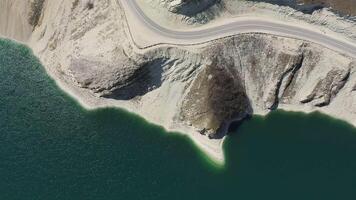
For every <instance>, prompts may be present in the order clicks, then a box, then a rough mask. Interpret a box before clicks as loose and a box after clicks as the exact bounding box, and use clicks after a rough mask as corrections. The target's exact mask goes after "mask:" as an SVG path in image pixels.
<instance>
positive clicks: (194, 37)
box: [118, 0, 356, 58]
mask: <svg viewBox="0 0 356 200" xmlns="http://www.w3.org/2000/svg"><path fill="white" fill-rule="evenodd" d="M118 1H120V2H118V3H120V4H121V5H122V6H123V8H124V9H125V13H127V12H130V14H131V16H134V17H135V18H136V19H135V20H139V21H140V22H141V25H143V26H144V27H140V28H141V29H142V28H145V29H149V30H150V32H151V33H154V34H155V35H156V36H157V38H159V37H160V36H163V37H165V38H170V39H172V40H175V41H177V40H179V41H181V42H182V43H185V44H187V43H195V41H202V40H203V39H204V38H206V40H207V41H209V40H212V39H218V38H221V37H226V36H229V35H235V34H239V33H248V32H261V33H273V34H276V35H281V36H288V37H293V38H297V39H302V40H306V41H311V42H314V43H317V44H320V45H323V46H325V47H328V48H330V49H333V50H336V51H339V52H342V53H345V54H348V55H349V56H352V57H354V58H356V44H352V43H350V42H347V41H344V40H340V39H338V38H336V37H331V36H328V35H327V34H325V33H320V32H316V31H313V30H310V29H307V28H303V27H300V26H294V25H289V24H282V23H277V22H271V21H267V20H263V19H251V20H238V21H235V22H227V23H226V24H222V25H217V26H214V27H209V28H205V29H201V30H191V31H177V30H170V29H167V28H165V27H162V26H160V25H159V24H157V23H156V22H154V21H153V20H152V19H150V18H149V17H148V16H147V15H146V14H145V13H144V12H143V11H142V10H141V8H140V6H139V5H138V4H137V2H136V0H118Z"/></svg>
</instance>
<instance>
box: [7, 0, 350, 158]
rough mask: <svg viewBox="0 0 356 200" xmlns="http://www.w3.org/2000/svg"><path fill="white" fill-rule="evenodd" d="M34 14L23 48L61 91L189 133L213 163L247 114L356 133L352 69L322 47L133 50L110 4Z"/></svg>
mask: <svg viewBox="0 0 356 200" xmlns="http://www.w3.org/2000/svg"><path fill="white" fill-rule="evenodd" d="M2 2H4V0H3V1H2ZM6 2H10V1H6ZM8 5H10V4H8ZM28 5H30V4H28ZM30 7H31V6H29V7H28V8H30ZM2 8H3V7H0V9H2ZM40 10H41V11H40V15H39V14H38V13H37V14H36V16H40V18H38V20H34V22H36V23H30V25H29V26H30V27H31V28H30V30H33V31H30V32H32V33H31V36H30V38H29V39H28V41H29V42H28V44H29V45H30V46H31V47H32V48H33V50H34V52H35V54H36V55H37V56H38V57H39V58H40V59H41V61H42V62H43V64H44V66H45V67H46V69H47V71H48V73H49V74H50V75H51V76H52V77H54V78H55V79H56V80H57V83H58V84H59V85H61V87H62V88H64V89H66V91H68V92H69V93H70V94H72V95H74V96H75V97H77V98H78V100H79V101H80V102H82V103H83V104H84V105H86V106H87V107H90V108H96V107H102V106H116V107H121V108H125V109H127V110H129V111H131V112H135V113H137V114H140V115H141V116H143V117H144V118H146V119H148V120H149V121H151V122H154V123H157V124H160V125H162V126H164V127H165V128H167V129H169V130H178V131H181V132H185V133H187V134H188V135H190V136H192V138H193V139H195V140H196V141H197V143H198V145H200V146H201V147H202V148H203V149H204V150H206V151H207V152H209V153H210V154H211V155H212V157H213V158H215V159H217V160H221V159H223V158H222V157H223V153H222V149H221V146H220V145H221V141H222V140H221V138H222V137H223V136H224V134H225V133H226V128H227V127H228V125H229V123H230V122H231V121H233V120H241V119H243V118H245V117H247V116H249V115H252V114H265V113H267V112H269V111H270V110H274V109H277V108H283V109H288V110H299V111H306V112H310V111H321V112H324V113H327V114H330V115H332V116H335V117H338V118H341V119H344V120H347V121H348V122H350V123H352V124H354V125H356V92H355V83H356V65H355V63H356V62H355V61H354V60H353V59H352V58H349V57H347V56H345V55H341V54H339V53H336V52H334V51H332V50H330V49H327V48H324V47H322V46H319V45H316V44H312V43H308V42H305V41H301V40H295V39H290V38H283V37H277V36H272V35H265V34H241V35H236V36H235V37H232V38H227V39H220V40H217V41H214V42H207V43H206V44H203V45H199V46H198V45H197V46H194V45H192V46H186V47H183V46H182V47H177V46H169V45H161V46H156V47H151V48H148V49H146V50H139V49H137V48H136V47H135V45H134V44H133V42H132V40H131V39H132V38H130V36H129V34H128V31H127V24H126V22H125V18H124V12H123V11H122V8H121V7H120V5H119V4H117V1H115V0H100V1H99V0H98V1H85V0H72V1H68V0H59V1H53V2H52V1H51V3H50V4H49V1H44V2H43V4H42V7H41V9H40ZM14 12H15V11H14ZM0 13H1V12H0ZM29 13H31V12H29ZM8 14H9V15H10V13H8ZM14 15H15V16H22V17H24V18H25V19H22V18H21V19H20V18H19V20H20V21H23V22H25V21H26V22H27V23H28V16H29V15H28V14H26V15H22V14H19V13H18V12H15V13H14ZM30 16H33V15H30ZM35 18H36V19H37V17H35ZM31 24H32V25H31ZM7 27H8V28H4V29H1V30H2V32H9V31H8V30H11V26H7ZM27 34H28V33H27ZM9 36H11V35H9ZM13 37H14V38H16V37H15V36H13Z"/></svg>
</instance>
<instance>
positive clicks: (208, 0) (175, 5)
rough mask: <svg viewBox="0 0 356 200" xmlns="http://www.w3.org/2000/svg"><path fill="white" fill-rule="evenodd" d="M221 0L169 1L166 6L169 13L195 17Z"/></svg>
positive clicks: (165, 3)
mask: <svg viewBox="0 0 356 200" xmlns="http://www.w3.org/2000/svg"><path fill="white" fill-rule="evenodd" d="M218 2H219V0H167V1H165V2H164V5H165V6H166V7H167V8H168V10H169V11H171V12H174V13H178V14H182V15H186V16H193V15H195V14H197V13H200V12H202V11H205V10H206V9H208V8H209V7H211V6H213V5H215V4H216V3H218Z"/></svg>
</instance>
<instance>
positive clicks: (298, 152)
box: [0, 40, 356, 200]
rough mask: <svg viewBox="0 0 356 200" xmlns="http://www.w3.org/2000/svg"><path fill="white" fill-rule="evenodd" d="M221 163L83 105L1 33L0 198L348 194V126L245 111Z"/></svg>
mask: <svg viewBox="0 0 356 200" xmlns="http://www.w3.org/2000/svg"><path fill="white" fill-rule="evenodd" d="M224 150H225V154H226V165H225V166H224V167H216V166H214V165H212V164H211V163H210V162H209V161H208V160H207V159H206V157H205V156H204V154H202V153H201V152H200V151H199V150H198V149H197V148H196V147H195V146H194V145H193V144H192V142H190V140H189V139H188V138H186V137H184V136H182V135H180V134H172V133H167V132H165V131H164V130H162V129H161V128H160V127H158V126H155V125H152V124H148V123H147V122H145V121H144V120H143V119H142V118H140V117H139V116H136V115H132V114H130V113H126V112H124V111H121V110H117V109H100V110H96V111H90V112H89V111H86V110H84V109H83V108H81V107H80V106H79V105H78V104H77V103H76V101H74V100H73V99H71V98H70V97H68V96H67V95H66V94H65V93H64V92H62V91H61V90H59V89H58V87H57V86H56V85H55V83H54V82H53V81H52V80H51V79H50V78H49V77H48V76H47V75H46V73H45V71H44V69H43V67H42V66H41V65H40V64H39V62H38V61H37V59H35V58H34V57H33V55H32V53H31V51H30V50H28V49H27V48H26V47H24V46H21V45H17V44H14V43H12V42H9V41H6V40H0V200H12V199H14V200H15V199H16V200H42V199H43V200H52V199H58V200H67V199H68V200H71V199H73V200H81V199H83V200H89V199H95V200H99V199H103V200H104V199H105V200H113V199H155V200H156V199H165V200H166V199H180V200H181V199H206V200H209V199H214V200H216V199H242V200H250V199H251V200H260V199H274V200H279V199H280V200H285V199H288V200H294V199H296V200H297V199H298V200H300V199H303V200H308V199H313V200H315V199H323V200H328V199H330V200H335V199H342V200H348V199H350V200H351V199H352V200H354V199H356V156H355V153H356V130H355V129H354V128H353V127H352V126H350V125H348V124H347V123H345V122H342V121H339V120H335V119H331V118H329V117H326V116H324V115H321V114H318V113H314V114H310V115H305V114H301V113H289V112H283V111H278V112H274V113H272V114H270V115H268V116H267V117H258V116H256V117H253V118H252V119H250V120H248V121H246V122H245V123H243V124H242V126H241V127H239V128H238V129H237V130H236V131H234V132H233V133H231V134H230V136H228V138H227V140H226V142H225V145H224Z"/></svg>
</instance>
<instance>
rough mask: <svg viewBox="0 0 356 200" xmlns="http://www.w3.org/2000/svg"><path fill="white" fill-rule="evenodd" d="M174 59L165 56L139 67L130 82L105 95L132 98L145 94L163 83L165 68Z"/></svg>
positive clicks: (119, 98)
mask: <svg viewBox="0 0 356 200" xmlns="http://www.w3.org/2000/svg"><path fill="white" fill-rule="evenodd" d="M172 62H174V60H173V61H168V60H166V59H164V58H159V59H155V60H153V61H150V62H147V63H145V64H143V65H142V66H141V67H139V68H138V69H137V70H136V71H135V72H134V73H133V75H132V76H131V77H130V78H129V80H128V81H127V82H128V83H127V84H126V85H124V86H121V87H119V88H117V89H115V90H113V91H112V92H111V94H109V95H105V96H104V97H105V98H112V99H116V100H131V99H134V98H135V97H139V96H143V95H145V94H146V93H148V92H150V91H153V90H155V89H156V88H158V87H160V86H161V85H162V81H163V75H162V74H163V68H164V67H165V66H167V65H170V64H171V63H172Z"/></svg>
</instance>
